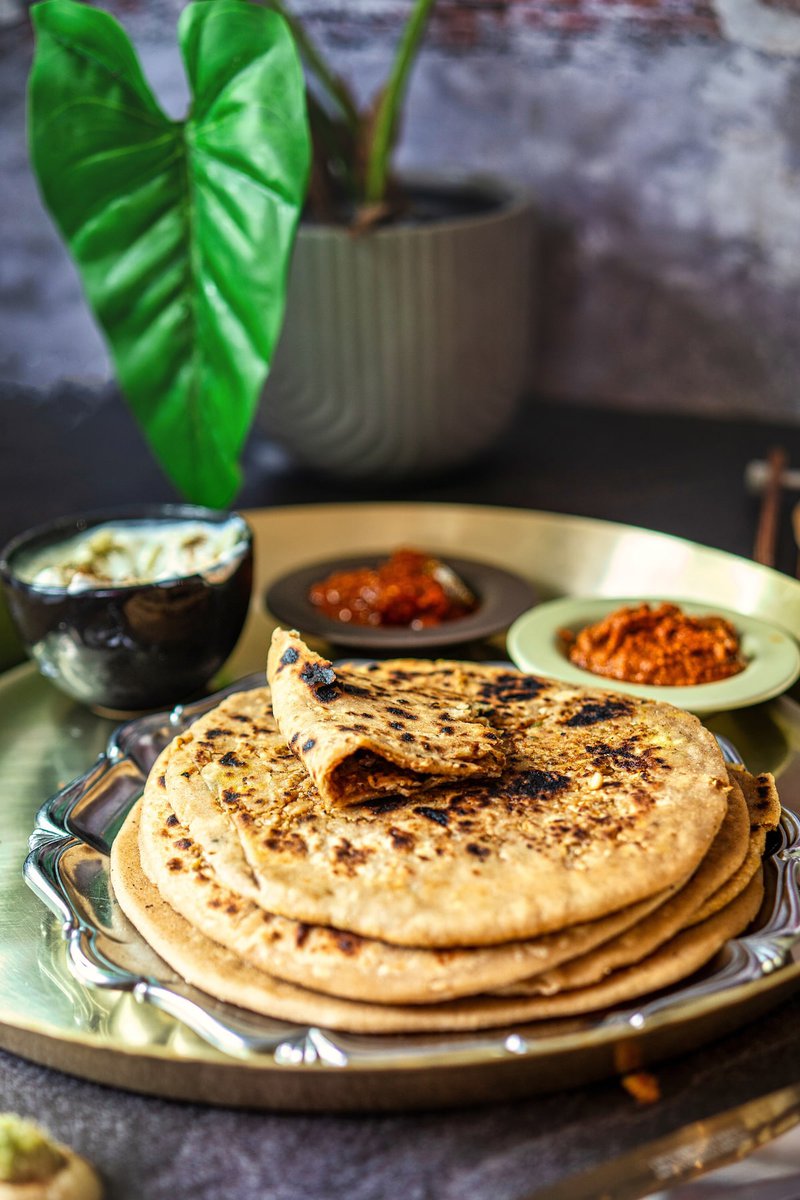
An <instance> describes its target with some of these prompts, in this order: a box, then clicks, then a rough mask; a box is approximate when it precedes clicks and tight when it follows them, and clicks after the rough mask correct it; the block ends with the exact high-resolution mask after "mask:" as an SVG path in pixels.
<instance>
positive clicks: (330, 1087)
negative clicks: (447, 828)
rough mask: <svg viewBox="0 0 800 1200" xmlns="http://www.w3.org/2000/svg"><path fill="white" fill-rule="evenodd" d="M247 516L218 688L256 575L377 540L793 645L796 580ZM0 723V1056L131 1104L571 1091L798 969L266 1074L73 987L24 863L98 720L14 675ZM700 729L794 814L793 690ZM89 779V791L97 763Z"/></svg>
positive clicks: (396, 1042)
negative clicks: (772, 777) (51, 800)
mask: <svg viewBox="0 0 800 1200" xmlns="http://www.w3.org/2000/svg"><path fill="white" fill-rule="evenodd" d="M248 517H249V519H250V521H251V523H252V525H253V528H254V532H255V535H256V556H257V573H258V578H257V584H256V588H255V591H254V608H253V612H252V613H251V618H250V620H249V622H248V627H247V629H246V631H245V636H244V638H243V640H242V643H241V644H240V646H239V648H238V650H237V652H236V654H235V655H234V657H233V659H232V661H231V663H230V664H229V665H228V668H227V679H225V680H220V681H219V682H220V683H225V682H228V681H230V680H232V679H235V678H238V677H239V676H241V675H245V674H248V673H249V672H251V671H253V670H254V669H259V668H260V667H261V665H262V662H263V657H264V647H265V642H266V639H267V637H268V634H269V630H270V627H271V625H272V624H273V622H272V621H271V619H270V618H269V615H268V614H266V613H264V612H263V611H260V609H259V597H260V596H261V595H263V592H264V588H265V587H266V586H267V585H268V583H269V581H270V580H271V579H272V578H274V577H276V576H277V575H279V574H281V573H283V572H285V571H287V570H290V569H292V567H294V566H296V565H299V564H300V563H302V562H304V561H308V560H309V559H310V558H313V557H314V556H315V555H316V556H319V557H321V556H322V555H323V554H336V553H337V552H342V553H344V552H345V551H355V552H357V551H358V550H359V549H360V548H362V547H363V548H364V549H367V548H374V547H375V545H380V544H384V545H386V546H387V548H389V549H391V548H392V547H393V546H395V545H399V544H409V543H412V544H418V545H421V546H424V547H425V548H426V549H430V550H432V551H434V552H435V551H445V552H446V551H448V550H450V551H455V550H456V549H458V550H463V551H465V552H467V550H468V553H469V554H470V555H471V556H472V557H476V558H482V557H483V558H486V559H487V560H489V561H492V562H495V563H497V564H498V565H500V566H506V567H509V568H510V569H512V570H516V571H519V572H520V573H522V574H524V575H526V576H527V577H528V578H529V579H530V580H531V581H532V582H533V583H535V584H536V585H537V587H538V590H539V592H540V594H541V595H543V596H555V595H559V594H566V593H575V594H579V593H583V594H587V593H594V594H598V595H614V594H625V595H630V594H635V593H638V592H641V593H642V594H647V595H653V594H656V593H657V592H658V591H659V589H660V588H666V587H667V586H670V587H671V588H672V589H674V587H675V585H676V578H677V577H679V582H680V586H681V591H682V593H683V594H684V595H687V596H692V597H695V598H697V599H698V600H703V601H708V602H710V603H715V602H716V603H718V604H724V606H725V607H736V608H740V609H742V610H743V611H747V612H750V613H753V614H754V615H757V616H762V617H764V618H766V619H768V620H770V621H774V622H777V623H778V624H781V625H783V627H784V628H786V629H788V630H789V632H791V633H793V634H794V635H795V636H797V637H800V583H798V582H796V581H794V580H792V579H789V578H788V577H786V576H783V575H780V574H778V573H777V572H774V571H770V570H768V569H766V568H763V567H759V566H757V565H755V564H753V563H749V562H746V561H744V560H741V559H738V558H736V557H734V556H732V555H728V554H724V553H722V552H719V551H714V550H710V549H707V548H705V547H701V546H696V545H693V544H692V543H688V542H685V541H682V540H679V539H675V538H670V537H667V536H665V535H660V534H653V533H649V532H647V531H643V530H637V529H633V528H630V527H625V526H617V525H612V524H609V523H606V522H597V521H591V520H586V519H580V518H572V517H560V516H557V515H551V514H544V513H532V512H520V511H514V510H511V511H506V510H502V509H487V508H477V507H470V506H450V505H447V506H434V505H411V504H401V505H395V504H391V505H358V506H325V507H303V508H294V509H283V510H276V511H273V512H256V513H251V514H248ZM0 716H2V732H0V739H1V740H0V795H2V803H3V805H4V821H3V827H2V828H3V837H2V839H0V1045H2V1046H3V1047H5V1048H7V1049H9V1050H12V1051H14V1052H17V1053H20V1054H22V1055H24V1056H26V1057H28V1058H31V1059H34V1060H36V1061H39V1062H43V1063H46V1064H47V1065H50V1066H54V1067H58V1068H61V1069H63V1070H67V1071H70V1072H73V1073H75V1074H79V1075H82V1076H85V1077H87V1078H91V1079H96V1080H100V1081H102V1082H109V1083H113V1084H116V1085H118V1086H123V1087H128V1088H132V1089H135V1090H139V1091H143V1092H151V1093H156V1094H159V1095H164V1096H172V1097H181V1098H187V1099H194V1100H202V1101H207V1102H214V1103H225V1104H235V1105H244V1106H253V1105H255V1106H262V1107H270V1108H282V1109H287V1110H291V1109H295V1110H296V1109H339V1110H346V1109H373V1110H374V1109H376V1108H396V1107H415V1106H420V1105H424V1106H431V1105H446V1104H464V1103H466V1102H469V1101H479V1100H492V1099H500V1098H507V1097H511V1096H518V1095H523V1094H526V1093H531V1092H534V1091H539V1090H544V1089H547V1088H550V1087H564V1086H565V1085H566V1084H569V1083H573V1084H577V1083H581V1082H585V1081H587V1080H589V1079H593V1078H598V1077H600V1076H602V1075H604V1074H608V1073H611V1072H614V1071H623V1070H631V1069H634V1068H636V1067H638V1066H640V1065H642V1064H644V1063H647V1062H651V1061H656V1060H657V1059H659V1058H663V1057H665V1056H669V1055H674V1054H679V1053H682V1052H684V1051H686V1050H688V1049H690V1048H691V1047H694V1046H696V1045H698V1044H700V1043H701V1042H703V1041H704V1040H707V1039H708V1038H709V1037H712V1036H719V1035H720V1034H722V1033H724V1032H725V1031H727V1030H730V1029H733V1028H735V1027H736V1026H738V1025H740V1024H742V1023H744V1022H746V1021H748V1020H751V1019H754V1018H755V1017H757V1016H758V1015H759V1014H760V1013H761V1012H763V1011H764V1010H766V1009H767V1008H769V1007H771V1006H773V1005H775V1004H777V1003H778V1002H779V1001H780V1000H781V999H782V998H783V997H785V996H786V995H788V994H789V993H790V992H791V991H792V990H793V989H795V988H796V987H797V985H798V976H800V964H798V963H797V962H794V961H793V960H792V959H791V957H790V958H789V960H788V961H787V962H786V963H785V965H783V966H781V967H780V969H777V970H768V971H767V973H765V974H763V975H761V976H760V977H759V978H751V979H750V981H749V982H745V983H741V984H739V985H737V986H726V987H725V988H724V989H723V990H722V991H720V990H719V989H716V990H712V991H711V992H710V993H709V992H705V993H703V992H701V993H699V994H694V995H693V996H692V997H689V998H688V999H687V1002H686V1003H684V1004H681V1005H680V1006H678V1007H677V1008H676V1007H675V1006H667V1007H666V1008H661V1009H658V1008H657V1009H655V1010H653V1011H652V1012H651V1013H649V1014H648V1013H646V1012H645V1013H643V1020H641V1021H640V1020H639V1019H638V1016H637V1012H638V1010H634V1011H632V1012H631V1011H630V1010H629V1011H627V1012H626V1013H625V1014H620V1017H621V1019H620V1020H616V1021H615V1020H613V1019H612V1020H610V1021H609V1020H597V1021H594V1022H575V1021H572V1022H559V1023H558V1024H555V1023H553V1024H550V1025H548V1026H547V1029H546V1031H545V1030H543V1029H539V1030H537V1029H536V1027H528V1028H527V1029H526V1030H524V1031H506V1033H505V1034H504V1035H503V1036H502V1037H498V1036H495V1035H492V1036H485V1035H480V1036H474V1037H471V1038H458V1039H443V1038H441V1037H438V1038H433V1037H427V1038H418V1039H413V1040H411V1041H412V1042H413V1044H412V1045H409V1041H410V1039H393V1038H387V1039H380V1041H381V1043H382V1044H381V1046H380V1052H379V1053H376V1052H374V1051H375V1047H373V1046H365V1045H364V1042H365V1041H369V1042H374V1041H375V1040H376V1039H360V1038H340V1037H339V1036H338V1035H337V1037H336V1038H334V1039H333V1041H332V1042H329V1043H328V1044H326V1043H325V1041H324V1039H323V1040H322V1041H320V1040H319V1039H317V1038H316V1035H315V1034H314V1035H313V1036H312V1037H311V1039H310V1040H309V1037H308V1033H307V1032H306V1031H301V1030H297V1031H296V1037H295V1038H294V1042H293V1044H294V1046H295V1051H294V1060H293V1054H292V1052H287V1053H286V1054H285V1055H284V1057H283V1059H282V1060H281V1061H280V1062H276V1061H275V1056H274V1054H273V1053H264V1052H263V1049H261V1050H258V1051H257V1052H255V1053H254V1052H253V1050H252V1048H251V1047H247V1046H245V1047H244V1051H243V1053H240V1050H241V1048H240V1050H237V1051H236V1054H231V1053H226V1052H224V1051H222V1050H220V1049H218V1048H216V1047H214V1046H212V1045H211V1044H210V1043H209V1042H208V1041H206V1040H204V1038H203V1037H201V1036H200V1035H199V1034H198V1033H195V1032H192V1031H191V1030H190V1029H189V1028H188V1027H187V1026H186V1025H185V1024H183V1023H182V1022H180V1021H176V1020H175V1019H174V1018H173V1017H171V1016H169V1015H168V1014H165V1013H163V1012H161V1011H159V1010H158V1009H157V1008H156V1007H154V1006H153V1005H152V1004H147V1003H142V999H143V989H141V988H140V989H138V991H137V989H136V988H132V989H131V990H130V991H115V990H105V989H103V988H99V987H92V988H87V987H85V986H83V984H80V983H78V982H77V980H76V979H75V976H74V975H73V973H72V971H71V970H70V969H69V968H68V965H67V951H68V946H69V944H70V943H69V940H68V939H67V940H65V939H64V937H63V936H62V929H61V926H62V921H61V920H60V919H59V918H57V917H55V916H53V915H51V914H50V913H49V912H48V911H47V910H46V909H45V908H44V907H43V906H42V905H41V904H40V903H39V902H38V901H37V899H36V897H35V896H34V895H33V893H32V892H31V891H30V890H29V889H28V888H26V887H25V885H24V883H23V880H22V862H23V860H24V858H25V854H26V851H27V848H28V847H27V841H28V837H29V835H30V834H31V831H32V829H33V827H34V822H35V818H36V812H37V810H38V809H39V807H40V805H41V802H42V800H43V799H44V798H45V797H47V796H50V795H52V794H53V793H55V792H57V791H58V790H59V789H61V788H63V787H64V786H65V785H66V784H67V782H68V781H69V780H70V779H72V778H74V777H76V776H79V775H81V774H82V773H85V772H86V771H87V769H90V768H91V765H92V763H93V761H94V759H95V758H96V756H97V755H98V754H99V753H100V752H101V751H102V750H103V748H104V746H105V745H106V743H107V741H108V738H109V736H110V734H111V731H112V729H113V724H112V723H111V722H109V721H107V720H104V719H102V718H100V717H95V716H93V715H91V714H89V713H88V712H86V711H85V710H84V709H82V708H80V707H79V706H77V705H75V704H73V703H72V702H71V701H69V700H68V699H67V698H65V697H62V696H60V695H59V694H58V693H57V692H55V691H54V690H53V689H52V688H51V687H50V685H48V684H47V683H46V681H44V680H43V679H41V678H40V677H39V676H38V675H37V674H36V673H35V672H34V669H33V668H31V667H21V668H18V669H17V670H15V671H12V672H10V673H9V674H7V675H6V676H4V677H3V679H2V681H0ZM707 724H708V725H709V726H710V727H711V728H712V729H713V730H714V731H715V732H717V733H721V734H724V735H727V736H728V737H730V738H731V739H732V740H733V741H734V743H735V744H736V745H737V746H738V747H739V749H740V750H741V751H742V753H743V756H744V757H745V759H746V760H747V762H748V765H749V766H750V768H751V769H752V770H754V771H760V770H765V769H769V770H773V771H775V772H776V774H777V775H778V776H779V786H780V789H781V793H782V797H783V800H784V804H785V805H786V806H787V807H788V808H790V809H792V808H797V807H798V804H797V801H798V799H800V792H799V791H798V785H799V784H800V754H798V747H800V708H798V705H797V703H796V701H795V700H794V698H793V697H792V696H791V695H785V696H782V697H780V698H779V699H777V700H774V701H772V702H770V703H769V704H765V705H760V706H758V707H756V708H752V709H744V710H739V711H737V712H735V713H728V714H718V715H716V716H714V717H712V718H710V719H709V720H708V721H707ZM123 759H124V753H122V754H121V755H120V760H119V762H117V763H115V764H112V766H115V768H116V771H117V773H118V776H119V779H120V781H121V783H120V786H121V788H122V790H123V791H124V790H125V788H126V787H128V785H129V783H130V780H129V779H128V777H127V776H126V774H125V771H126V768H125V767H124V766H122V765H121V763H122V760H123ZM97 771H98V777H97V778H98V779H99V778H100V775H101V774H102V773H104V771H105V767H99V768H97ZM92 789H93V778H89V779H85V780H84V781H83V782H82V783H81V784H80V785H79V786H78V788H77V789H76V792H75V794H74V795H77V793H78V792H80V794H81V795H82V796H84V797H86V796H88V797H89V798H90V799H91V798H92V795H93V790H92ZM74 795H73V798H74ZM95 798H96V797H95ZM69 799H70V797H69V796H68V797H66V798H65V799H64V803H67V804H68V803H69ZM51 832H53V831H51ZM55 833H57V830H56V831H55ZM91 862H92V853H91V851H90V852H89V853H88V856H87V860H86V863H81V862H78V863H77V871H78V873H79V874H80V873H81V872H83V873H84V874H85V875H87V876H88V878H84V880H83V884H82V890H83V893H84V894H85V895H86V896H88V897H89V900H90V902H91V906H93V907H94V912H93V914H92V915H93V919H95V920H99V921H100V922H101V923H102V922H104V921H105V922H110V923H111V925H112V926H113V922H114V920H115V919H116V918H115V914H114V913H113V911H112V908H111V906H109V904H108V901H107V899H106V898H105V897H104V893H103V889H102V886H101V885H100V882H99V881H98V882H97V886H95V884H94V883H93V877H92V871H93V869H94V868H93V867H92V866H91ZM72 865H73V866H75V864H74V863H73V864H72ZM790 867H791V869H792V870H794V867H793V865H792V864H791V863H790ZM83 915H84V916H87V915H88V914H87V913H84V914H83ZM63 916H64V914H62V917H63ZM769 965H771V966H774V965H775V963H774V961H772V962H771V964H769ZM145 974H146V972H145ZM99 982H103V981H99ZM221 1015H222V1016H223V1017H224V1016H226V1015H227V1014H225V1013H223V1014H221ZM545 1034H546V1036H545ZM283 1040H284V1041H287V1039H286V1038H285V1037H284V1038H283ZM288 1041H289V1042H292V1038H289V1039H288ZM337 1044H338V1045H340V1048H341V1046H342V1045H343V1046H344V1053H343V1055H341V1056H340V1059H339V1060H338V1061H333V1060H335V1059H336V1055H335V1053H334V1052H331V1050H330V1046H331V1045H332V1046H333V1047H334V1051H335V1049H336V1046H337ZM234 1049H235V1048H234Z"/></svg>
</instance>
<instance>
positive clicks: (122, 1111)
mask: <svg viewBox="0 0 800 1200" xmlns="http://www.w3.org/2000/svg"><path fill="white" fill-rule="evenodd" d="M0 401H2V403H3V411H4V421H3V424H4V436H3V438H2V439H0V478H1V479H2V480H3V484H2V506H1V511H0V535H2V537H3V538H5V537H7V536H11V535H12V534H13V533H15V532H17V531H19V530H20V529H21V528H23V527H24V526H28V525H31V524H33V523H35V522H37V521H40V520H45V519H48V518H49V517H51V516H55V515H57V514H59V513H63V512H65V511H69V510H77V509H84V508H89V507H97V506H101V505H106V504H112V503H127V502H131V501H158V500H169V499H172V498H173V497H174V493H173V491H172V489H171V488H170V486H169V485H168V484H167V483H166V482H165V481H164V480H163V479H162V477H161V476H160V474H159V472H158V470H157V469H156V467H155V466H154V465H153V464H152V462H151V461H150V460H149V457H148V455H147V453H146V451H145V448H144V445H143V442H142V440H141V438H140V436H139V434H138V433H137V431H136V430H135V428H134V427H133V425H132V423H131V422H130V419H129V418H128V416H127V413H126V412H125V410H124V409H123V408H122V406H121V405H120V403H119V401H118V400H117V398H116V397H115V396H114V394H113V392H111V391H110V390H106V391H98V392H95V393H91V392H87V391H85V390H83V389H81V388H78V387H75V386H66V385H63V386H61V387H60V388H58V389H55V390H54V391H53V392H52V393H50V394H47V395H44V394H40V393H35V392H32V391H27V390H24V389H21V388H18V387H6V388H5V389H2V388H0ZM775 442H781V443H782V444H783V445H785V446H786V447H787V449H788V450H789V452H790V456H791V457H793V458H794V460H795V461H797V459H798V457H800V429H798V428H797V427H785V428H778V427H775V426H768V425H760V424H758V423H755V422H750V423H744V422H739V421H736V422H715V421H713V420H708V419H702V420H701V419H693V418H688V417H667V416H648V417H644V416H642V415H636V416H633V415H628V414H622V413H618V412H612V411H610V410H608V411H599V410H595V409H585V408H580V407H574V406H572V407H571V406H568V405H561V404H556V403H552V402H551V403H544V402H541V403H533V402H531V403H530V404H529V405H528V406H526V408H525V409H524V411H523V412H522V414H521V416H520V420H519V423H518V426H517V428H516V430H515V431H513V432H512V434H511V435H510V436H509V438H508V440H507V441H506V442H505V444H504V445H502V446H499V447H498V448H497V450H496V452H495V453H494V455H492V456H490V457H489V458H488V459H487V460H485V461H484V462H483V463H481V464H479V465H478V466H475V467H473V468H470V469H468V470H463V471H460V472H457V473H455V474H453V475H452V476H450V477H448V478H447V479H443V480H439V481H438V482H435V481H427V482H426V481H422V482H417V483H415V484H406V485H403V486H402V487H399V486H391V485H389V484H385V483H384V484H379V485H372V486H368V485H364V486H359V487H353V486H345V485H342V484H332V483H329V482H325V481H322V480H320V479H319V478H315V477H312V476H309V475H306V474H305V473H303V472H300V471H298V470H295V469H294V468H292V467H291V465H290V464H288V463H287V462H286V461H285V459H284V458H283V457H282V455H281V454H280V452H279V451H278V450H277V449H276V448H275V447H272V446H269V445H265V444H263V442H262V441H261V440H260V439H259V437H258V435H254V437H253V438H251V441H250V443H249V444H248V448H247V452H246V459H245V466H246V482H245V485H244V488H243V492H242V495H241V496H240V497H239V503H240V504H242V505H249V506H255V505H275V504H280V503H302V502H319V501H324V500H337V501H341V500H357V499H365V500H376V499H414V500H442V501H469V502H477V503H488V504H509V505H519V506H522V507H530V508H544V509H550V510H554V511H565V512H581V513H584V514H587V515H592V516H598V517H605V518H609V519H612V520H628V521H630V522H632V523H635V524H639V525H649V526H650V527H653V528H658V529H662V530H665V531H667V532H671V533H677V534H683V535H686V536H691V537H694V538H695V539H696V540H698V541H701V542H706V543H708V544H712V545H717V546H720V547H722V548H724V549H728V550H732V551H734V552H737V553H742V554H748V553H749V552H750V548H751V545H752V537H753V531H754V527H755V519H756V502H755V501H754V500H753V499H752V498H750V497H747V496H746V494H745V491H744V487H743V483H742V474H743V469H744V464H745V463H746V462H747V460H748V459H750V458H753V457H763V456H764V455H765V454H766V452H767V450H768V449H769V447H770V446H771V445H772V444H774V443H775ZM781 539H782V540H781V544H780V559H779V564H780V565H783V566H784V568H785V569H786V570H793V566H794V549H793V546H792V544H791V538H790V530H789V521H788V503H787V506H786V507H785V509H784V513H783V521H782V533H781ZM0 969H2V966H1V965H0ZM798 1019H800V997H796V998H794V999H792V1000H791V1001H789V1002H788V1003H786V1004H785V1005H783V1006H782V1007H781V1008H779V1009H777V1010H775V1011H773V1012H771V1013H769V1014H768V1015H767V1016H765V1017H762V1018H761V1019H759V1020H758V1021H757V1022H755V1023H753V1024H751V1025H749V1026H747V1027H746V1028H744V1029H742V1030H740V1031H739V1032H737V1033H735V1034H733V1035H729V1036H727V1037H725V1038H724V1039H721V1040H718V1041H717V1042H715V1043H713V1044H711V1045H709V1046H707V1047H706V1048H705V1049H702V1050H699V1051H696V1052H695V1053H693V1054H690V1055H687V1056H685V1057H683V1058H680V1059H678V1060H674V1061H672V1062H670V1063H669V1064H666V1065H663V1066H661V1067H659V1068H658V1069H657V1076H658V1080H659V1084H660V1090H661V1099H660V1100H659V1101H658V1102H657V1103H655V1104H651V1105H639V1104H637V1103H636V1101H635V1100H634V1099H633V1098H632V1097H631V1096H630V1095H629V1094H628V1092H627V1091H625V1090H624V1089H623V1087H622V1086H621V1085H620V1084H619V1082H618V1081H615V1080H612V1081H608V1082H604V1083H598V1084H595V1085H592V1086H589V1087H586V1088H583V1089H579V1090H574V1091H570V1092H563V1093H557V1094H555V1095H550V1096H545V1097H538V1098H534V1099H531V1100H528V1101H522V1102H516V1103H514V1104H504V1105H495V1106H492V1107H484V1108H476V1109H472V1110H460V1111H450V1112H443V1113H436V1112H432V1113H417V1114H414V1115H375V1116H371V1115H368V1114H366V1115H359V1116H346V1117H345V1116H342V1117H337V1116H296V1115H294V1116H283V1115H274V1114H269V1113H256V1112H243V1111H234V1110H230V1109H220V1108H216V1107H211V1106H210V1107H201V1106H197V1105H191V1104H185V1103H177V1102H171V1101H162V1100H158V1099H153V1098H148V1097H144V1096H138V1095H133V1094H130V1093H125V1092H122V1091H116V1090H114V1089H113V1088H108V1087H103V1086H99V1085H96V1084H91V1083H86V1082H83V1081H81V1080H78V1079H73V1078H70V1077H67V1076H65V1075H63V1074H60V1073H58V1072H56V1071H52V1070H49V1069H47V1068H45V1067H41V1066H36V1065H32V1064H30V1063H28V1062H25V1061H23V1060H21V1059H19V1058H16V1057H14V1056H12V1055H10V1054H7V1053H3V1052H0V1110H3V1109H10V1110H14V1111H16V1112H21V1113H24V1114H27V1115H31V1116H33V1117H35V1118H37V1119H38V1120H40V1121H42V1122H43V1123H44V1124H46V1125H47V1126H48V1127H49V1128H50V1129H51V1130H52V1131H53V1133H54V1134H55V1135H56V1136H57V1137H58V1138H59V1139H61V1140H63V1141H65V1142H67V1143H68V1144H70V1145H72V1146H74V1147H75V1148H76V1149H77V1150H78V1151H80V1152H81V1153H83V1154H85V1155H86V1156H87V1157H88V1158H90V1159H91V1160H92V1161H93V1162H95V1163H96V1164H97V1166H98V1167H99V1169H100V1171H101V1172H102V1175H103V1178H104V1181H105V1184H106V1189H107V1195H108V1197H110V1198H111V1200H189V1198H190V1197H191V1198H192V1200H204V1198H208V1200H301V1198H302V1200H338V1198H340V1197H341V1198H343V1200H344V1198H346V1200H383V1198H384V1197H386V1198H388V1197H402V1198H403V1200H523V1198H528V1197H536V1196H537V1195H539V1194H540V1193H542V1192H543V1190H544V1189H548V1193H547V1194H548V1196H551V1195H552V1192H551V1191H550V1190H549V1189H550V1188H551V1187H552V1186H553V1185H558V1184H561V1185H562V1188H563V1190H562V1191H561V1192H560V1194H561V1195H563V1196H564V1197H568V1196H570V1194H571V1193H570V1183H569V1177H570V1176H574V1174H575V1173H577V1172H582V1171H585V1170H587V1169H592V1168H595V1167H597V1166H599V1165H600V1164H602V1163H604V1162H607V1161H608V1160H609V1159H610V1158H611V1157H613V1156H614V1155H617V1154H621V1153H624V1152H626V1151H630V1150H633V1149H634V1148H635V1147H636V1146H637V1145H639V1144H640V1143H642V1142H644V1141H647V1140H649V1139H652V1138H657V1137H661V1136H663V1135H665V1134H669V1133H671V1132H672V1131H674V1130H676V1129H678V1128H680V1127H681V1126H683V1125H684V1124H686V1123H688V1122H693V1121H699V1120H704V1119H705V1118H707V1117H709V1116H711V1115H713V1114H715V1113H717V1112H719V1111H721V1110H724V1109H730V1108H733V1107H735V1106H737V1105H739V1104H742V1103H744V1102H746V1101H748V1100H750V1099H752V1098H754V1097H759V1096H764V1095H766V1094H767V1093H770V1092H773V1091H775V1090H777V1089H779V1088H784V1087H788V1086H789V1085H792V1084H794V1083H795V1082H796V1081H797V1079H798V1078H800V1042H798V1039H797V1037H796V1032H795V1031H796V1027H797V1022H798ZM573 1194H574V1193H573ZM598 1194H600V1193H598ZM628 1194H630V1195H633V1194H642V1193H641V1192H636V1193H628Z"/></svg>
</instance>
